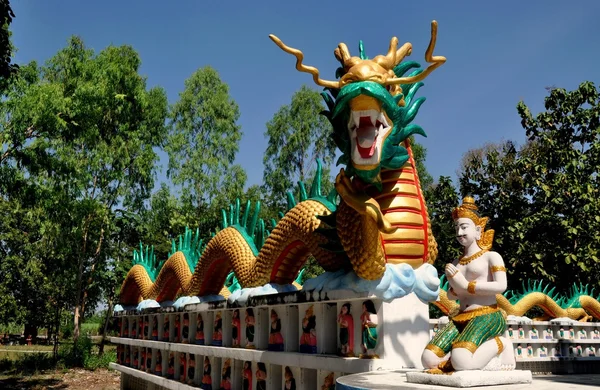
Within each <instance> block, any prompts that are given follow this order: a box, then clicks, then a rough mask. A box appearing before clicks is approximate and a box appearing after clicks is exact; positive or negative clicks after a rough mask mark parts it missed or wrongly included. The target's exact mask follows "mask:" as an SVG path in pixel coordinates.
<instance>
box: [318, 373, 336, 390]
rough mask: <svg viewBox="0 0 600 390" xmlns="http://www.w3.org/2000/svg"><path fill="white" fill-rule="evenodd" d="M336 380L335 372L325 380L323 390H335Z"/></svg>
mask: <svg viewBox="0 0 600 390" xmlns="http://www.w3.org/2000/svg"><path fill="white" fill-rule="evenodd" d="M334 380H335V378H334V375H333V372H331V373H329V374H328V375H327V376H326V377H325V379H324V380H323V386H321V390H335V381H334Z"/></svg>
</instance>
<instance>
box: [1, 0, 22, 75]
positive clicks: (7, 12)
mask: <svg viewBox="0 0 600 390" xmlns="http://www.w3.org/2000/svg"><path fill="white" fill-rule="evenodd" d="M14 17H15V14H14V12H13V10H12V8H11V6H10V1H9V0H0V85H2V86H4V84H5V83H6V81H7V80H8V79H9V78H11V77H12V76H13V75H14V74H15V73H16V72H17V71H18V69H19V66H18V65H16V64H13V63H11V62H12V59H11V57H12V51H13V47H12V44H11V42H10V36H11V32H10V30H9V27H10V24H11V23H12V20H13V18H14Z"/></svg>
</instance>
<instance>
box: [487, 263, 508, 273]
mask: <svg viewBox="0 0 600 390" xmlns="http://www.w3.org/2000/svg"><path fill="white" fill-rule="evenodd" d="M490 271H492V273H494V272H506V267H505V266H503V265H493V266H491V267H490Z"/></svg>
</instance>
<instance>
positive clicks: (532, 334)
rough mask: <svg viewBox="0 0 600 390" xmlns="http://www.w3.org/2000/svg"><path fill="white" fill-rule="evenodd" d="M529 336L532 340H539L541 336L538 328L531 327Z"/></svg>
mask: <svg viewBox="0 0 600 390" xmlns="http://www.w3.org/2000/svg"><path fill="white" fill-rule="evenodd" d="M529 338H530V339H532V340H537V339H539V338H540V337H539V333H538V330H537V328H531V330H530V331H529Z"/></svg>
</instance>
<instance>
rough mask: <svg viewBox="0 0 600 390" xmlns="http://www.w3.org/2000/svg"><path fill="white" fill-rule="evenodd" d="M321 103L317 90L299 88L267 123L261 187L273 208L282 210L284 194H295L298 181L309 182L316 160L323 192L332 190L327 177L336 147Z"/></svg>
mask: <svg viewBox="0 0 600 390" xmlns="http://www.w3.org/2000/svg"><path fill="white" fill-rule="evenodd" d="M322 100H323V99H322V97H321V95H320V94H319V92H318V91H316V90H314V89H311V88H309V87H307V86H302V88H300V90H298V91H297V92H296V93H294V95H293V96H292V100H291V102H290V104H287V105H284V106H282V107H281V108H280V109H279V110H278V111H277V112H276V113H275V115H274V116H273V118H272V119H271V120H270V121H269V122H268V123H267V131H266V132H265V135H266V136H267V137H268V139H269V141H268V146H267V150H266V151H265V155H264V157H263V164H264V167H265V169H264V173H263V182H264V185H263V188H264V191H265V196H266V197H267V200H268V202H269V204H270V205H271V206H272V207H273V208H275V209H279V210H285V205H286V193H287V192H288V191H290V190H292V191H294V192H295V191H296V184H297V182H298V181H303V182H305V183H306V184H309V183H311V182H312V178H313V175H314V171H315V169H316V166H317V165H316V161H317V159H320V160H321V161H322V162H323V176H322V179H323V187H324V188H323V189H324V191H328V190H330V189H331V188H333V186H332V182H331V179H330V177H329V176H330V171H331V164H332V162H333V158H334V157H335V150H336V146H335V142H334V141H333V138H332V137H330V134H331V125H330V124H329V121H328V120H327V118H325V116H323V115H320V112H321V111H323V110H324V109H325V108H324V106H323V104H322ZM325 193H327V192H325Z"/></svg>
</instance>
